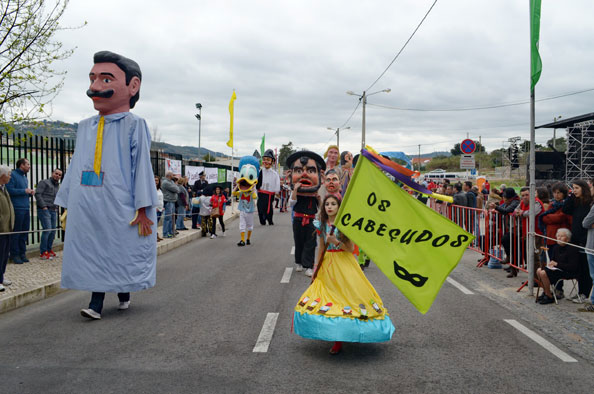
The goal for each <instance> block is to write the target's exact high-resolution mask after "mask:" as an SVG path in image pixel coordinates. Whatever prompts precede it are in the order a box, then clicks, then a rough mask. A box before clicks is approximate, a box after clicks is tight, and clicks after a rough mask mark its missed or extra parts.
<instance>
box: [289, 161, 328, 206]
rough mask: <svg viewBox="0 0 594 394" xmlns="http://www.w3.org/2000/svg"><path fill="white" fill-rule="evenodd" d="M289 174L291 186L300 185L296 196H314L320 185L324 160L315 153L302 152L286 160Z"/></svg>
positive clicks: (324, 166)
mask: <svg viewBox="0 0 594 394" xmlns="http://www.w3.org/2000/svg"><path fill="white" fill-rule="evenodd" d="M287 166H288V167H289V171H290V172H291V185H294V184H296V183H299V184H301V187H300V188H299V189H298V190H297V194H301V195H314V194H316V193H317V192H318V189H319V188H320V186H321V185H322V171H324V170H326V163H324V159H322V157H321V156H320V155H318V154H317V153H314V152H311V151H307V150H303V151H298V152H295V153H293V154H292V155H291V156H289V157H288V158H287Z"/></svg>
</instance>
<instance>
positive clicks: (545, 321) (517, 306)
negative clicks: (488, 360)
mask: <svg viewBox="0 0 594 394" xmlns="http://www.w3.org/2000/svg"><path fill="white" fill-rule="evenodd" d="M481 257H482V255H481V254H479V253H477V252H474V251H471V250H467V251H466V252H465V253H464V256H463V257H462V260H460V263H459V264H458V267H457V268H456V269H455V270H454V271H453V272H452V275H451V276H452V277H453V279H455V280H456V281H458V282H460V283H462V284H463V285H464V286H467V287H468V288H470V290H472V291H473V292H474V293H475V294H478V295H481V296H484V297H487V298H489V299H490V300H492V301H494V302H496V303H497V304H498V305H500V306H502V307H503V308H505V309H507V310H509V311H510V312H512V313H513V314H515V315H517V316H522V318H523V319H525V321H527V322H529V323H530V324H531V325H532V326H534V327H535V328H536V329H537V331H538V332H539V333H541V334H546V335H548V336H550V337H552V338H554V339H555V340H557V341H559V343H562V344H564V345H565V346H567V347H568V348H569V349H571V350H572V351H574V352H575V353H576V354H579V355H580V356H582V357H584V358H587V359H588V360H594V313H591V312H578V308H580V307H582V305H580V304H575V303H573V302H571V301H569V300H567V299H561V300H559V305H555V304H549V305H540V304H537V303H535V302H534V296H530V293H529V290H528V286H526V287H524V288H523V289H522V290H521V291H520V292H518V291H517V290H518V288H519V287H520V286H521V285H522V283H523V282H525V281H527V280H528V274H526V273H525V272H519V273H518V276H517V277H515V278H507V277H506V275H507V272H504V271H503V270H501V269H489V268H487V267H486V266H483V267H476V265H477V261H478V260H479V259H480V258H481ZM571 289H572V286H571V283H570V282H569V281H565V283H564V292H565V295H566V296H568V295H569V293H570V291H571ZM541 293H542V289H541ZM534 294H536V287H535V288H534ZM574 294H575V293H574ZM479 334H480V333H479Z"/></svg>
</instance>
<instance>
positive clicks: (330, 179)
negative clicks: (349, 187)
mask: <svg viewBox="0 0 594 394" xmlns="http://www.w3.org/2000/svg"><path fill="white" fill-rule="evenodd" d="M324 177H325V180H324V184H325V185H326V190H327V191H328V193H330V194H335V193H340V192H341V190H340V179H339V177H338V172H336V170H335V169H334V168H332V169H330V170H328V171H326V172H325V173H324Z"/></svg>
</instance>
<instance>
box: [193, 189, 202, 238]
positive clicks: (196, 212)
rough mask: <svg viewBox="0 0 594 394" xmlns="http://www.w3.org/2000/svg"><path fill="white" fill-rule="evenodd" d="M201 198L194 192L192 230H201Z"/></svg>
mask: <svg viewBox="0 0 594 394" xmlns="http://www.w3.org/2000/svg"><path fill="white" fill-rule="evenodd" d="M200 219H201V216H200V197H197V196H196V192H192V228H193V229H194V230H198V229H199V228H200Z"/></svg>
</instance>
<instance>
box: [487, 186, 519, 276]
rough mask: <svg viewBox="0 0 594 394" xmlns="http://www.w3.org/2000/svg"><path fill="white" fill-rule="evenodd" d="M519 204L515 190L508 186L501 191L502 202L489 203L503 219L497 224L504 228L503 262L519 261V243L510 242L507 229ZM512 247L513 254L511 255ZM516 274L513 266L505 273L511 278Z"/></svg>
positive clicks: (515, 262)
mask: <svg viewBox="0 0 594 394" xmlns="http://www.w3.org/2000/svg"><path fill="white" fill-rule="evenodd" d="M519 205H520V198H519V197H518V195H517V194H516V191H515V190H514V189H513V188H511V187H508V188H506V189H505V190H504V191H503V204H500V205H496V204H495V203H493V202H492V203H490V204H489V209H494V210H496V211H497V212H499V213H500V214H502V215H505V216H504V220H502V222H501V223H500V224H499V225H500V226H502V228H503V229H504V234H503V237H501V244H502V245H503V249H504V250H505V264H510V262H511V263H514V264H515V265H518V264H519V263H520V261H521V258H522V257H521V256H520V253H519V252H520V247H519V246H520V245H516V242H512V239H511V238H512V237H511V233H510V231H509V220H510V218H509V216H508V215H510V214H511V213H513V212H514V211H515V210H516V208H517V207H518V206H519ZM516 231H520V229H519V228H516ZM512 249H513V255H512ZM517 275H518V270H517V269H516V268H514V267H510V273H509V275H507V277H508V278H513V277H514V276H517Z"/></svg>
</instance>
